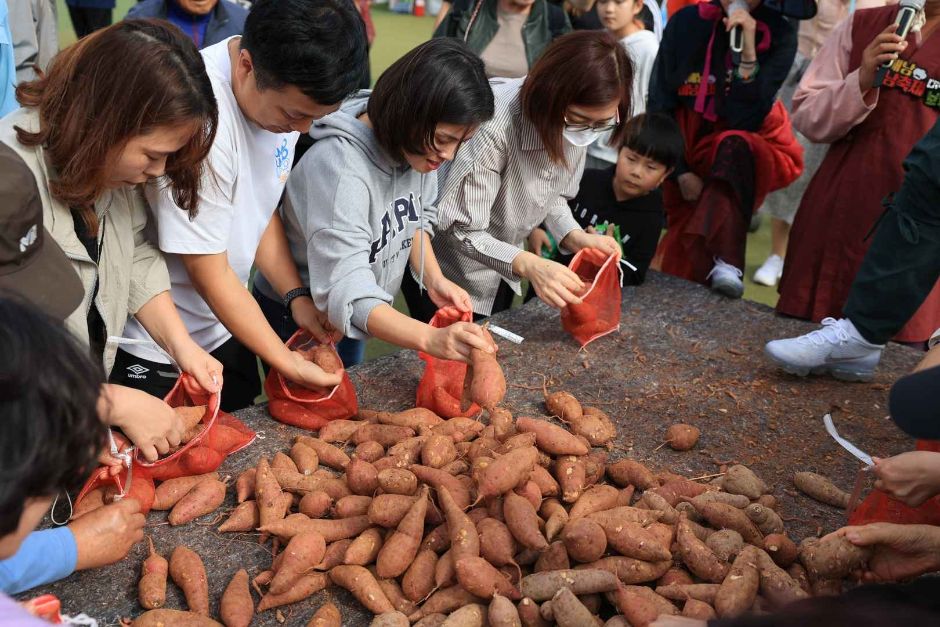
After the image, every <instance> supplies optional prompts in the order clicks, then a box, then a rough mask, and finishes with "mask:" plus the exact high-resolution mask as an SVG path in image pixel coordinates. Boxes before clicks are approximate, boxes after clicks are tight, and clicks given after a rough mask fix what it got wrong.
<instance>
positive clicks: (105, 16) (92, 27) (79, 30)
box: [69, 5, 111, 39]
mask: <svg viewBox="0 0 940 627" xmlns="http://www.w3.org/2000/svg"><path fill="white" fill-rule="evenodd" d="M69 16H70V17H71V18H72V28H74V29H75V36H76V37H78V38H79V39H81V38H82V37H84V36H85V35H90V34H91V33H93V32H95V31H96V30H98V29H101V28H105V27H107V26H111V9H89V8H85V7H73V6H71V5H70V6H69Z"/></svg>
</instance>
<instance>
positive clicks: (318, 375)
mask: <svg viewBox="0 0 940 627" xmlns="http://www.w3.org/2000/svg"><path fill="white" fill-rule="evenodd" d="M285 350H286V347H285ZM288 353H289V356H288V359H289V361H288V363H287V365H286V367H283V368H278V369H277V370H278V372H280V373H281V374H282V375H284V376H285V377H287V379H289V380H290V381H293V382H294V383H296V384H298V385H302V386H304V387H307V388H312V389H320V390H322V389H327V390H329V389H332V388H334V387H336V386H337V385H339V384H340V382H341V381H342V380H343V371H342V370H340V371H339V372H336V373H334V374H330V373H328V372H326V371H325V370H323V368H321V367H320V366H318V365H316V364H315V363H313V362H312V361H307V360H306V359H304V356H303V355H301V354H300V353H299V352H298V351H288Z"/></svg>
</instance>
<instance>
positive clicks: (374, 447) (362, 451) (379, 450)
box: [352, 442, 385, 464]
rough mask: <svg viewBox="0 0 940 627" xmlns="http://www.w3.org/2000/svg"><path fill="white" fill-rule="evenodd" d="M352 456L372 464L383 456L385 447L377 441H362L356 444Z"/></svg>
mask: <svg viewBox="0 0 940 627" xmlns="http://www.w3.org/2000/svg"><path fill="white" fill-rule="evenodd" d="M352 457H353V459H361V460H363V461H367V462H369V463H370V464H374V463H375V462H377V461H378V460H380V459H382V458H383V457H385V449H384V448H383V447H382V445H381V444H379V443H378V442H363V443H362V444H359V445H357V446H356V449H355V450H354V451H353V454H352Z"/></svg>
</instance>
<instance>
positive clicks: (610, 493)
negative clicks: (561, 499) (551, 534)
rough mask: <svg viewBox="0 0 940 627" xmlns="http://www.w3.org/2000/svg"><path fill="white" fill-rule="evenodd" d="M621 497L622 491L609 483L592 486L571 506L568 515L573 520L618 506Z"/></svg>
mask: <svg viewBox="0 0 940 627" xmlns="http://www.w3.org/2000/svg"><path fill="white" fill-rule="evenodd" d="M619 497H620V491H619V490H617V488H615V487H613V486H609V485H596V486H591V487H590V488H588V489H587V490H585V491H584V493H582V494H581V496H580V497H579V498H578V500H577V502H575V504H574V505H572V506H571V511H570V512H568V516H569V518H570V519H571V520H574V519H576V518H581V517H583V516H587V515H588V514H593V513H595V512H602V511H604V510H608V509H612V508H614V507H617V500H618V498H619Z"/></svg>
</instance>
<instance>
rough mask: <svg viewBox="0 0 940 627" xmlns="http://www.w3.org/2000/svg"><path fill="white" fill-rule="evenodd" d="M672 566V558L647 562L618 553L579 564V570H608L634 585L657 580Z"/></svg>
mask: <svg viewBox="0 0 940 627" xmlns="http://www.w3.org/2000/svg"><path fill="white" fill-rule="evenodd" d="M671 566H672V560H663V561H662V562H646V561H643V560H638V559H634V558H632V557H626V556H621V555H616V556H613V557H602V558H601V559H599V560H597V561H596V562H590V563H589V564H583V565H581V566H578V567H577V570H580V569H582V568H589V569H594V570H606V571H607V572H609V573H611V574H613V575H614V576H616V577H617V578H618V579H619V580H620V581H621V582H623V583H625V584H627V585H633V584H640V583H647V582H650V581H656V580H657V579H659V578H660V577H662V576H663V575H664V574H665V573H666V571H667V570H669V568H670V567H671Z"/></svg>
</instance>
